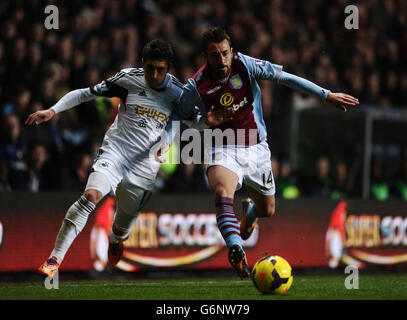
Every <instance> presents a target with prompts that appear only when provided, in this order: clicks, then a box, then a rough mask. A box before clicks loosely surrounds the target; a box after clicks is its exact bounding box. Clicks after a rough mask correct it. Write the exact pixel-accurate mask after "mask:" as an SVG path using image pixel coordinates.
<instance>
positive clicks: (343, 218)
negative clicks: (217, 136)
mask: <svg viewBox="0 0 407 320" xmlns="http://www.w3.org/2000/svg"><path fill="white" fill-rule="evenodd" d="M5 195H6V194H2V195H1V196H0V208H1V213H0V272H18V271H25V270H35V269H36V268H37V267H38V266H39V265H40V264H41V263H42V262H43V261H44V259H46V258H48V256H49V254H50V252H51V250H52V248H53V246H54V242H55V238H56V235H57V233H58V231H59V228H60V226H61V223H62V220H63V218H64V215H65V212H66V210H67V208H69V206H70V205H71V204H72V203H73V202H74V201H75V200H76V198H77V197H78V195H72V194H59V193H51V194H25V193H24V194H14V193H13V194H8V195H7V197H6V196H5ZM239 203H240V201H239V200H238V199H236V200H235V210H236V212H237V215H238V217H240V212H241V208H240V204H239ZM114 208H115V200H114V198H107V199H106V200H105V201H104V203H103V204H102V205H101V206H100V207H99V208H98V210H97V211H96V212H95V214H92V215H91V216H90V218H89V220H88V223H87V225H86V227H85V228H84V230H83V231H82V233H81V234H80V235H79V236H78V237H77V239H76V240H75V241H74V243H73V245H72V247H71V248H70V250H69V251H68V253H67V255H66V256H65V260H64V262H63V264H62V267H61V270H62V271H63V270H66V271H74V270H92V269H95V270H98V271H102V270H104V269H105V268H106V262H107V247H108V240H107V234H108V231H109V228H110V226H111V223H112V217H113V213H114ZM406 209H407V204H405V203H393V202H387V203H377V202H368V201H360V200H349V201H346V202H345V201H334V200H330V199H298V200H290V201H287V200H286V201H282V200H281V201H280V200H278V201H277V207H276V214H275V216H273V217H272V218H263V219H258V225H257V228H256V229H255V231H254V233H253V235H252V236H251V237H250V238H249V239H248V240H247V241H245V242H244V243H243V245H244V248H245V251H246V254H247V258H248V262H249V265H250V266H253V265H254V264H255V263H256V261H257V260H258V259H260V258H261V257H263V256H265V255H271V254H276V255H280V256H283V257H284V258H285V259H287V260H288V261H289V262H290V264H291V265H292V267H293V268H301V267H304V268H306V267H331V268H336V267H338V266H339V265H341V264H355V265H358V266H359V267H369V266H374V265H383V264H385V265H398V266H403V267H405V266H406V261H407V235H406V227H407V210H406ZM117 268H119V269H121V270H125V271H137V270H141V269H156V268H161V269H172V268H176V269H226V268H230V266H229V263H228V260H227V249H226V247H225V243H224V241H223V239H222V237H221V235H220V233H219V231H218V228H217V225H216V215H215V210H214V205H213V198H212V196H211V195H197V196H190V195H188V196H185V195H171V196H169V195H155V196H154V197H153V198H152V199H151V200H150V202H149V203H148V204H147V205H146V207H145V210H144V211H143V212H142V213H141V214H140V215H139V217H138V219H137V221H136V223H135V225H134V226H133V228H132V231H131V234H130V236H129V239H128V240H127V241H126V242H125V250H124V257H123V259H122V261H120V262H119V264H118V266H117Z"/></svg>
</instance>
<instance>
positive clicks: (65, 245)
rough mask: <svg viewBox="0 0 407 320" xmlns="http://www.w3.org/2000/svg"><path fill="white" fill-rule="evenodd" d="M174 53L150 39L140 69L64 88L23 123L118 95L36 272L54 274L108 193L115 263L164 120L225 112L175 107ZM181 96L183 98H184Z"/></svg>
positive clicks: (149, 183) (148, 181)
mask: <svg viewBox="0 0 407 320" xmlns="http://www.w3.org/2000/svg"><path fill="white" fill-rule="evenodd" d="M172 59H173V51H172V48H171V46H170V44H169V43H168V42H165V41H162V40H158V39H157V40H153V41H151V42H149V43H148V44H147V45H146V46H145V47H144V49H143V51H142V68H126V69H123V70H121V71H120V72H119V73H117V74H116V75H115V76H113V77H111V78H109V79H107V80H105V81H103V82H101V83H100V84H97V85H95V86H91V87H89V88H85V89H77V90H74V91H71V92H69V93H68V94H66V95H65V96H63V97H62V98H61V100H59V101H58V102H57V103H56V104H55V105H54V106H52V107H51V108H50V109H47V110H41V111H37V112H35V113H33V114H31V115H30V116H29V117H28V119H27V120H26V124H27V125H31V124H37V125H38V124H40V123H42V122H45V121H49V120H51V119H52V117H53V116H54V115H55V114H56V113H59V112H62V111H64V110H68V109H70V108H73V107H74V106H76V105H79V104H81V103H83V102H86V101H89V100H91V99H95V98H96V97H101V96H102V97H119V98H120V99H121V103H120V106H119V109H118V114H117V116H116V118H115V121H114V123H113V124H112V125H111V127H110V128H109V130H108V131H107V132H106V134H105V137H104V139H103V143H102V146H101V148H100V150H99V152H98V155H97V157H96V159H95V162H94V164H93V167H92V172H91V173H90V175H89V177H88V181H87V185H86V188H85V191H84V193H83V195H82V196H81V197H80V198H79V199H78V200H77V201H76V202H75V203H74V204H72V206H71V207H70V208H69V209H68V211H67V213H66V215H65V218H64V220H63V222H62V226H61V229H60V230H59V233H58V235H57V239H56V241H55V247H54V249H53V250H52V252H51V255H50V256H49V258H48V259H47V260H46V261H45V262H44V263H43V264H42V265H41V266H40V268H39V271H40V272H41V273H43V274H45V275H47V276H53V275H54V274H55V272H56V271H57V270H58V268H59V266H60V264H61V262H62V260H63V259H64V257H65V254H66V252H67V251H68V249H69V247H70V246H71V244H72V242H73V241H74V240H75V238H76V237H77V236H78V234H79V233H80V232H81V231H82V229H83V228H84V226H85V225H86V222H87V220H88V216H89V214H91V213H92V212H93V211H94V210H95V207H96V205H97V204H98V203H99V201H100V200H101V199H102V198H103V197H104V196H106V195H107V194H108V193H110V192H113V193H114V194H115V196H116V199H117V207H116V212H115V215H114V221H113V225H112V228H111V230H110V233H109V250H108V258H109V263H110V265H116V264H117V263H118V262H119V261H120V259H121V257H122V254H123V241H124V240H125V239H126V238H127V237H128V235H129V231H130V228H131V226H132V225H133V223H134V222H135V220H136V219H137V215H138V213H139V212H140V211H141V210H142V208H143V206H144V204H145V203H146V202H147V201H148V199H149V198H150V196H151V189H152V188H153V186H154V181H155V178H156V175H157V171H158V169H159V167H160V161H157V156H158V157H160V156H161V154H160V153H162V152H161V151H160V150H158V152H157V153H156V154H152V153H151V152H150V149H152V148H153V146H155V145H157V143H158V141H160V140H161V139H162V135H163V133H164V130H166V125H167V122H169V119H170V117H171V119H172V118H173V116H174V113H173V111H174V112H175V114H176V115H177V117H176V118H181V119H184V120H185V119H186V120H188V119H189V120H190V121H189V122H187V124H189V125H192V126H194V127H195V128H198V129H199V128H200V127H202V125H204V126H207V125H210V124H216V123H221V122H222V121H224V120H225V119H229V117H228V115H230V113H229V111H226V112H219V111H214V112H212V111H210V112H207V113H205V114H204V115H203V114H200V113H196V112H195V111H196V108H194V107H193V106H192V104H186V105H183V106H182V110H181V109H180V108H179V107H178V106H180V105H179V104H178V103H179V102H180V99H181V95H182V93H183V90H182V88H183V85H182V84H181V83H180V82H179V81H178V80H177V79H176V78H175V77H174V76H172V75H171V74H169V73H168V70H169V67H170V63H171V61H172ZM183 100H184V99H183Z"/></svg>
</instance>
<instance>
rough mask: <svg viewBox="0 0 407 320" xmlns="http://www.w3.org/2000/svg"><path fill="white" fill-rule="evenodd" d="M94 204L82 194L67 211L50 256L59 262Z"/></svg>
mask: <svg viewBox="0 0 407 320" xmlns="http://www.w3.org/2000/svg"><path fill="white" fill-rule="evenodd" d="M95 207H96V206H95V204H93V203H92V202H91V201H89V200H88V199H86V198H85V197H84V196H82V197H81V198H80V199H79V200H78V201H76V202H75V203H74V204H73V205H72V206H71V207H70V208H69V209H68V211H67V213H66V215H65V218H64V221H63V222H62V226H61V229H60V230H59V232H58V235H57V238H56V240H55V247H54V250H53V251H52V252H51V255H50V258H51V257H56V258H57V262H58V263H59V264H60V263H61V262H62V260H63V259H64V257H65V254H66V252H67V251H68V249H69V247H70V246H71V244H72V242H73V241H74V240H75V238H76V237H77V236H78V234H79V233H80V232H81V231H82V230H83V228H84V227H85V225H86V221H87V220H88V217H89V214H90V213H92V211H93V210H94V209H95Z"/></svg>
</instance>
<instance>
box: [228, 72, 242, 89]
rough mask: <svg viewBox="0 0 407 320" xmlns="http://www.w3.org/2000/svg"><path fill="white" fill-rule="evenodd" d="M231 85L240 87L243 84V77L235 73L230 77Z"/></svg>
mask: <svg viewBox="0 0 407 320" xmlns="http://www.w3.org/2000/svg"><path fill="white" fill-rule="evenodd" d="M230 85H231V86H232V88H233V89H240V88H241V87H242V86H243V81H242V78H240V76H239V75H238V74H235V75H234V76H233V77H232V78H230Z"/></svg>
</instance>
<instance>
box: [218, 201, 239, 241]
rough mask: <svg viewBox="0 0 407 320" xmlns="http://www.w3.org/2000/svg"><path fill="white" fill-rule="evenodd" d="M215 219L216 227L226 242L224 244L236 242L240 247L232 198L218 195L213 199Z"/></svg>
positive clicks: (237, 224)
mask: <svg viewBox="0 0 407 320" xmlns="http://www.w3.org/2000/svg"><path fill="white" fill-rule="evenodd" d="M215 206H216V221H217V224H218V228H219V230H220V232H221V234H222V237H223V239H224V240H225V242H226V246H227V247H228V248H230V247H231V246H233V245H235V244H237V245H238V246H240V247H242V238H241V237H240V228H239V223H238V221H237V218H236V215H235V213H234V209H233V199H232V198H225V197H220V198H217V199H215Z"/></svg>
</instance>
